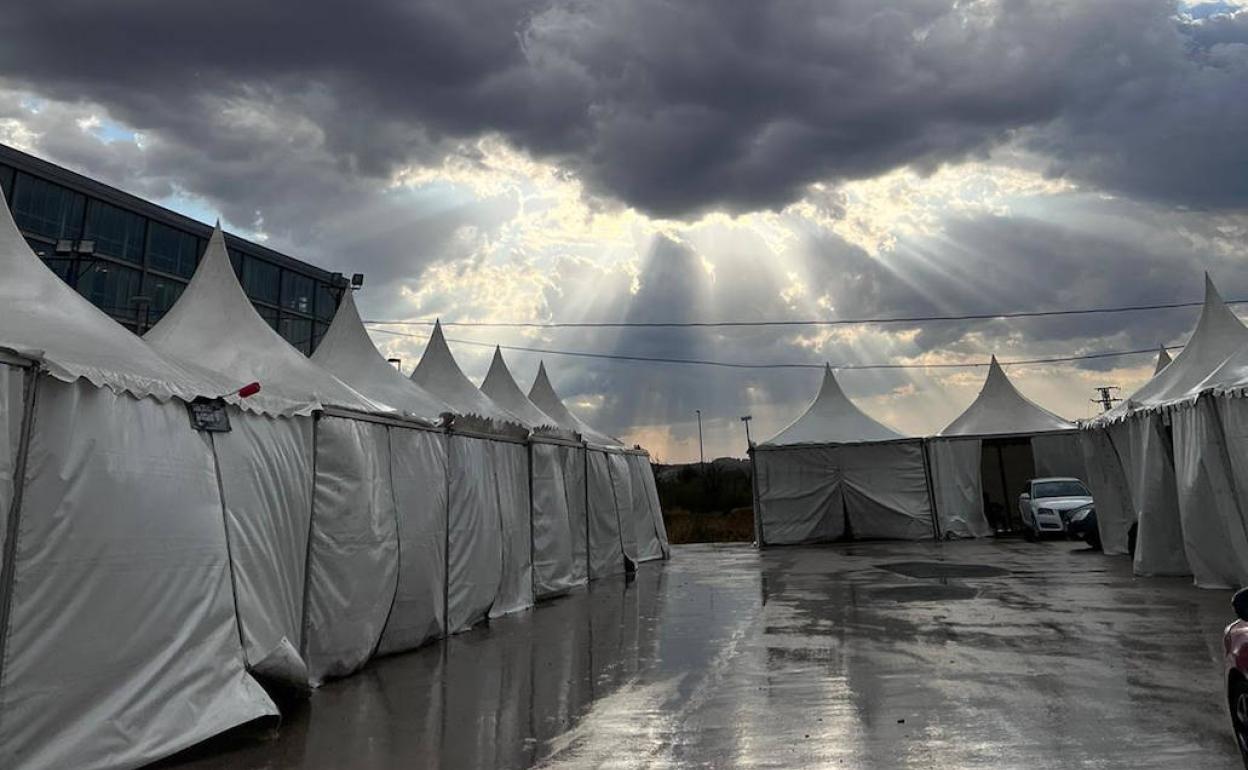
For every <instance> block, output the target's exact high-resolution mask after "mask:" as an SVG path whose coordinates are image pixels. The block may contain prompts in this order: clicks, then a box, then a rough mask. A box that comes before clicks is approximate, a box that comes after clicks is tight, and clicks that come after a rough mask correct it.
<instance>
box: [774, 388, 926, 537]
mask: <svg viewBox="0 0 1248 770" xmlns="http://www.w3.org/2000/svg"><path fill="white" fill-rule="evenodd" d="M751 452H752V456H753V460H754V477H755V478H754V483H755V490H756V492H755V495H756V502H757V504H756V508H757V514H756V518H755V530H756V533H755V534H756V539H757V540H758V543H759V544H760V545H764V544H766V545H777V544H793V543H808V542H817V541H824V540H839V539H843V538H847V537H853V538H894V539H907V540H910V539H923V538H930V537H932V536H933V534H934V532H933V517H932V506H931V496H930V485H929V483H928V473H927V462H926V453H925V451H924V447H923V442H922V440H921V439H917V438H906V437H904V436H902V434H900V433H898V432H897V431H895V430H893V429H892V428H889V427H888V426H886V425H884V424H883V423H881V422H879V421H877V420H875V419H873V418H872V417H870V416H868V415H867V414H866V413H865V412H863V411H862V410H861V409H859V408H858V406H857V405H856V404H854V403H853V402H852V401H850V399H849V397H848V396H846V395H845V392H844V391H843V390H841V386H840V384H839V383H838V382H837V380H836V375H835V374H834V373H833V371H832V367H831V366H825V367H824V372H823V383H822V384H821V385H820V387H819V393H818V394H817V395H816V396H815V399H814V401H812V402H811V404H810V406H809V407H807V409H806V411H805V412H803V413H802V414H801V416H799V417H798V418H797V419H796V420H794V421H793V422H792V423H791V424H790V425H789V426H788V427H786V428H785V429H784V430H782V431H780V433H778V434H776V436H774V437H773V438H771V439H770V440H768V441H765V442H763V443H762V444H759V445H758V446H756V447H753V448H752V450H751Z"/></svg>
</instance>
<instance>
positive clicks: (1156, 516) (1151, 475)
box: [1126, 364, 1192, 576]
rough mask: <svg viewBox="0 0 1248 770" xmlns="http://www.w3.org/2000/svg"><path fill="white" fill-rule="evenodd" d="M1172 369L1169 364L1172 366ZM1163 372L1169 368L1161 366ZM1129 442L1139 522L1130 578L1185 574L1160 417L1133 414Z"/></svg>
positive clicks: (1174, 490)
mask: <svg viewBox="0 0 1248 770" xmlns="http://www.w3.org/2000/svg"><path fill="white" fill-rule="evenodd" d="M1172 366H1173V364H1172ZM1167 369H1169V367H1167ZM1126 433H1127V436H1128V438H1129V440H1130V442H1131V452H1130V457H1131V464H1132V466H1133V468H1132V471H1131V472H1130V473H1129V474H1128V478H1129V479H1130V480H1131V500H1132V502H1133V504H1134V506H1135V515H1136V519H1137V521H1138V522H1139V525H1138V526H1139V529H1138V534H1137V535H1136V541H1135V574H1137V575H1145V576H1160V575H1171V576H1177V575H1190V574H1192V570H1191V567H1190V566H1189V565H1188V563H1187V555H1186V553H1185V551H1184V548H1183V527H1182V522H1181V520H1180V518H1179V501H1178V491H1177V482H1176V479H1175V475H1174V453H1173V448H1172V446H1171V443H1170V437H1169V435H1168V434H1169V431H1168V430H1167V429H1166V426H1165V425H1164V424H1163V421H1162V415H1161V414H1159V413H1156V412H1149V413H1141V414H1136V415H1133V416H1132V417H1131V418H1130V419H1129V420H1128V421H1127V423H1126Z"/></svg>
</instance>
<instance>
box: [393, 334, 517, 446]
mask: <svg viewBox="0 0 1248 770" xmlns="http://www.w3.org/2000/svg"><path fill="white" fill-rule="evenodd" d="M412 382H415V383H416V384H417V385H419V386H421V387H422V388H424V389H425V390H426V391H428V392H429V393H431V394H433V395H434V396H435V397H436V398H439V399H441V400H442V401H444V402H446V404H447V405H448V406H450V407H451V409H452V411H454V412H455V414H456V415H458V416H459V417H460V418H461V420H460V422H461V423H463V422H468V423H469V424H470V427H473V428H476V429H479V430H484V431H486V432H491V433H493V432H497V433H501V434H507V435H515V436H522V435H524V434H525V433H526V432H527V430H526V428H525V424H524V421H523V420H521V419H520V418H519V417H517V416H516V415H514V414H512V413H511V412H508V411H507V410H506V409H504V408H502V407H501V406H499V405H498V404H496V403H494V402H493V401H492V400H490V397H489V396H487V395H485V394H484V393H482V392H481V391H480V390H478V389H477V386H476V385H473V384H472V381H471V380H469V379H468V377H467V375H465V374H464V372H463V370H462V369H460V368H459V364H458V363H456V362H455V356H454V355H452V354H451V349H450V347H449V346H448V345H447V344H446V337H445V336H443V334H442V324H441V323H437V322H435V323H434V325H433V334H431V335H430V336H429V343H428V344H427V345H426V346H425V352H424V353H423V354H422V355H421V357H420V362H419V363H417V364H416V368H415V369H414V370H413V371H412Z"/></svg>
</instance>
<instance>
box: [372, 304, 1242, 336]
mask: <svg viewBox="0 0 1248 770" xmlns="http://www.w3.org/2000/svg"><path fill="white" fill-rule="evenodd" d="M1245 302H1248V300H1243V299H1235V300H1227V301H1226V304H1228V305H1238V304H1243V303H1245ZM1203 304H1204V302H1203V301H1202V302H1165V303H1160V304H1155V305H1119V306H1116V307H1088V308H1071V309H1066V310H1020V311H1017V312H1004V313H967V314H963V315H927V316H903V317H896V318H813V319H793V320H778V321H549V322H541V321H442V325H443V326H464V327H479V328H511V329H518V328H523V329H627V328H642V329H655V328H662V329H689V328H697V329H702V328H723V327H752V326H859V325H868V324H913V323H935V322H941V321H996V320H1005V319H1010V318H1046V317H1050V316H1070V315H1097V314H1104V313H1138V312H1144V311H1149V310H1173V309H1176V308H1190V307H1200V306H1201V305H1203ZM364 323H366V324H376V325H379V326H433V324H434V323H435V321H428V320H420V319H408V320H399V321H365V322H364Z"/></svg>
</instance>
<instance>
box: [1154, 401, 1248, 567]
mask: <svg viewBox="0 0 1248 770" xmlns="http://www.w3.org/2000/svg"><path fill="white" fill-rule="evenodd" d="M1228 416H1229V418H1230V420H1232V421H1238V420H1242V413H1240V412H1238V411H1235V412H1232V413H1231V414H1229V415H1228ZM1220 419H1222V418H1220V416H1219V414H1218V409H1217V406H1216V405H1215V403H1214V402H1213V401H1212V400H1211V399H1209V398H1207V397H1206V398H1200V399H1198V400H1197V401H1196V402H1195V403H1194V404H1193V405H1192V406H1190V407H1186V408H1182V409H1177V410H1175V411H1173V412H1171V420H1172V423H1173V428H1174V469H1175V487H1176V492H1177V495H1178V504H1179V519H1180V523H1181V524H1182V527H1183V547H1184V553H1185V555H1186V556H1187V563H1188V566H1189V567H1190V568H1191V570H1192V577H1193V579H1194V580H1195V582H1196V585H1198V586H1200V587H1202V588H1237V587H1239V586H1241V585H1244V584H1245V583H1248V533H1246V532H1245V527H1244V515H1243V512H1242V510H1241V502H1240V501H1241V498H1240V496H1239V494H1238V490H1237V489H1236V483H1235V475H1234V470H1233V467H1232V465H1231V463H1230V457H1229V455H1228V453H1227V444H1226V441H1225V440H1224V437H1223V426H1222V424H1221V423H1220V422H1219V421H1220ZM1236 428H1237V429H1241V427H1240V426H1238V425H1237V426H1236Z"/></svg>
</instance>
